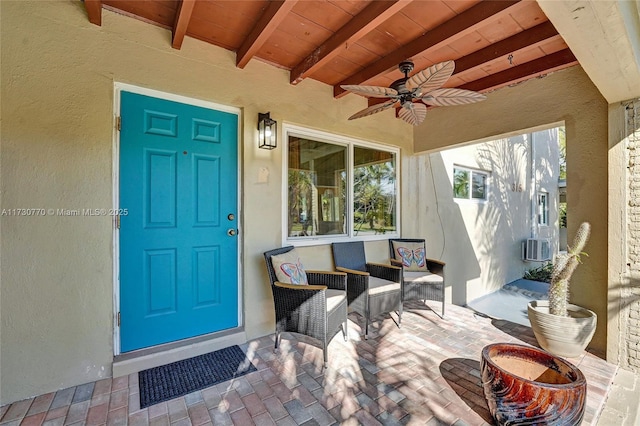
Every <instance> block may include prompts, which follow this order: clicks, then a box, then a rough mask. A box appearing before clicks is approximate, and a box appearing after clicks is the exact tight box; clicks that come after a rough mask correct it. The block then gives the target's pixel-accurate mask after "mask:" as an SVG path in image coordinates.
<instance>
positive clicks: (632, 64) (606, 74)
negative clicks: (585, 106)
mask: <svg viewBox="0 0 640 426" xmlns="http://www.w3.org/2000/svg"><path fill="white" fill-rule="evenodd" d="M537 2H538V4H539V5H540V8H541V9H542V10H543V11H544V13H545V14H546V15H547V17H548V18H549V20H550V21H551V23H552V24H553V25H554V26H555V27H556V30H557V31H558V32H559V33H560V35H561V36H562V38H563V39H564V40H565V41H566V43H567V45H568V46H569V48H570V49H571V51H572V52H573V54H574V55H575V56H576V58H577V59H578V62H580V65H581V66H582V68H583V69H584V70H585V72H586V73H587V75H588V76H589V78H590V79H591V81H593V83H594V84H595V86H596V87H597V88H598V90H600V93H602V96H604V98H605V99H606V100H607V101H608V102H609V103H617V102H621V101H625V100H629V99H633V98H639V97H640V13H639V12H640V0H537Z"/></svg>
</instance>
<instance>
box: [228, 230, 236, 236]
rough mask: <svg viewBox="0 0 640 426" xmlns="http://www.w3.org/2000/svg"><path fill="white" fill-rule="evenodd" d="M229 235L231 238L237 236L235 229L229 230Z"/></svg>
mask: <svg viewBox="0 0 640 426" xmlns="http://www.w3.org/2000/svg"><path fill="white" fill-rule="evenodd" d="M227 235H228V236H230V237H233V236H235V235H236V230H235V229H233V228H230V229H228V230H227Z"/></svg>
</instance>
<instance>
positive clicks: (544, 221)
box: [538, 192, 549, 225]
mask: <svg viewBox="0 0 640 426" xmlns="http://www.w3.org/2000/svg"><path fill="white" fill-rule="evenodd" d="M538 224H539V225H549V193H547V192H539V193H538Z"/></svg>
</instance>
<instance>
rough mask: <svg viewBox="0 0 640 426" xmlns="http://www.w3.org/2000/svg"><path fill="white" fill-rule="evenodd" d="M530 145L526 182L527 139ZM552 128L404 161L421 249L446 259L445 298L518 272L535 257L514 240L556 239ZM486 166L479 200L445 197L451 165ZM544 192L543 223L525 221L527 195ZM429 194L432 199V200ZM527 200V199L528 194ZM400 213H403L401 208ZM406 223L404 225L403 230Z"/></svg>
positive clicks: (480, 289)
mask: <svg viewBox="0 0 640 426" xmlns="http://www.w3.org/2000/svg"><path fill="white" fill-rule="evenodd" d="M532 143H533V144H534V145H535V150H534V151H533V153H534V154H535V166H534V167H535V175H536V177H535V187H533V188H532V179H531V173H532V169H531V167H532V165H531V155H532V150H531V144H532ZM558 158H559V157H558V145H557V130H556V129H547V130H543V131H537V132H535V133H527V134H524V135H519V136H513V137H510V138H505V139H499V140H494V141H488V142H482V143H476V144H471V145H465V146H462V147H458V148H453V149H446V150H442V151H439V152H435V153H431V154H421V155H416V156H415V157H414V158H412V159H411V160H409V165H408V168H409V169H410V170H412V173H414V175H413V176H415V178H413V177H412V178H410V179H409V182H407V184H408V185H412V186H415V188H416V190H417V191H418V193H420V194H425V195H426V194H428V196H425V197H420V199H419V201H418V203H419V206H416V207H417V208H415V209H414V208H413V206H412V205H408V206H406V207H405V210H407V211H411V212H413V213H414V214H415V216H416V218H417V220H416V221H415V222H416V223H417V225H416V226H415V227H414V228H413V229H414V232H415V233H416V234H417V235H426V236H427V240H428V249H427V251H428V256H429V257H433V258H437V259H440V260H443V261H445V262H446V263H447V265H448V267H447V283H448V285H447V300H448V301H452V302H453V303H456V304H460V305H462V304H465V303H467V302H469V301H471V300H473V299H475V298H477V297H480V296H483V295H485V294H487V293H490V292H491V291H495V290H497V289H499V288H500V287H502V286H503V285H504V284H506V283H509V282H511V281H513V280H516V279H518V278H521V277H522V275H523V273H524V271H526V270H527V269H529V268H532V267H534V266H539V265H540V263H533V262H525V261H523V260H522V259H521V247H520V246H521V242H522V241H523V240H525V239H527V238H530V237H532V236H537V237H539V238H550V239H552V241H553V242H554V243H555V242H556V240H557V233H558V231H557V220H558V214H557V202H556V194H557V182H558V174H559V165H558ZM456 166H462V167H467V168H471V169H475V170H480V171H484V172H487V173H489V175H490V177H489V192H488V197H487V201H485V202H477V201H472V200H460V199H456V198H454V197H453V189H452V188H453V182H452V180H453V168H454V167H456ZM537 191H546V192H548V193H549V201H550V205H549V223H550V226H546V227H539V226H537V224H534V225H533V227H532V210H531V208H532V206H531V200H532V197H535V193H536V192H537ZM436 198H437V199H436ZM534 199H535V198H534ZM405 213H408V212H405ZM408 232H409V225H407V226H405V227H404V234H405V235H407V234H408Z"/></svg>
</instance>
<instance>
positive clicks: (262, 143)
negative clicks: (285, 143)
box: [258, 112, 278, 149]
mask: <svg viewBox="0 0 640 426" xmlns="http://www.w3.org/2000/svg"><path fill="white" fill-rule="evenodd" d="M269 114H270V113H269V112H267V113H266V114H262V113H258V148H262V149H273V148H275V147H276V146H278V140H277V133H278V132H277V131H276V130H277V125H278V123H276V121H275V120H272V119H271V117H270V116H269Z"/></svg>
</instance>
